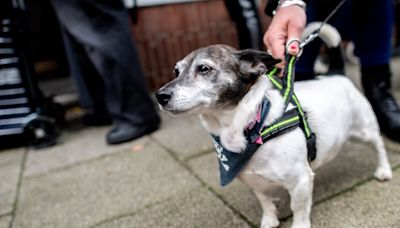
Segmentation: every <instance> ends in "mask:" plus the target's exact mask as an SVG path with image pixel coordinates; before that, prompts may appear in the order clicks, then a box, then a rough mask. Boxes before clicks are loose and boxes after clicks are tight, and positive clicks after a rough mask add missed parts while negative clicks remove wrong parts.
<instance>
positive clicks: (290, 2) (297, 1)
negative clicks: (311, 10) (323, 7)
mask: <svg viewBox="0 0 400 228" xmlns="http://www.w3.org/2000/svg"><path fill="white" fill-rule="evenodd" d="M289 6H299V7H301V8H302V9H303V10H306V7H307V4H306V3H305V2H304V1H302V0H279V2H278V6H277V7H276V9H275V10H274V11H273V12H272V14H273V15H275V14H276V12H278V10H280V9H282V8H286V7H289Z"/></svg>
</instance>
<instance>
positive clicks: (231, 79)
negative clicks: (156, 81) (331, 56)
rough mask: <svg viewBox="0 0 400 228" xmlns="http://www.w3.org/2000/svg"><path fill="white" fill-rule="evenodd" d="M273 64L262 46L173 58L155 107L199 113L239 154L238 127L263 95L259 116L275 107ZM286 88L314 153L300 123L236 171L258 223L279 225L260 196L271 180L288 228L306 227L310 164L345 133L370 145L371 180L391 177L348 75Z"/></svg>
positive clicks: (374, 126) (369, 114)
mask: <svg viewBox="0 0 400 228" xmlns="http://www.w3.org/2000/svg"><path fill="white" fill-rule="evenodd" d="M329 32H331V31H326V30H322V34H321V35H322V37H325V38H324V40H325V41H326V40H328V42H329V37H331V35H330V34H329ZM276 63H277V61H276V60H274V59H273V58H272V57H271V56H270V55H268V54H267V53H264V52H258V51H252V50H244V51H237V50H235V49H234V48H232V47H229V46H225V45H213V46H209V47H206V48H201V49H198V50H195V51H193V52H192V53H190V54H189V55H188V56H186V57H185V58H184V59H183V60H181V61H179V62H178V63H177V64H176V67H175V74H176V76H177V78H176V79H174V80H173V81H171V82H169V83H168V84H166V85H165V86H164V87H162V88H161V89H160V90H159V91H158V92H157V94H156V96H157V99H158V102H159V103H160V106H161V107H162V109H163V110H165V111H168V112H170V113H172V114H180V113H196V114H199V115H200V119H201V122H202V124H203V126H204V128H205V129H206V130H207V131H208V132H209V133H210V134H212V135H213V136H214V137H218V138H219V139H220V143H221V144H222V146H223V147H224V148H225V149H227V150H229V151H231V152H232V153H237V154H240V153H241V152H242V151H243V150H244V149H245V148H246V146H247V145H248V144H249V143H251V142H248V140H247V138H246V135H245V132H246V129H247V128H248V126H249V123H252V122H253V120H254V119H255V116H257V115H258V113H259V111H260V105H261V104H262V102H263V99H264V98H267V99H268V100H269V104H270V108H269V112H268V115H267V117H266V119H265V120H264V121H263V124H264V125H265V126H268V125H270V124H271V123H273V122H274V121H275V120H277V119H278V118H280V117H281V115H282V113H283V107H284V103H283V98H282V95H281V93H280V91H279V90H277V89H276V88H275V87H274V86H273V84H272V83H271V81H270V80H269V79H268V78H267V77H265V76H264V73H265V72H266V70H267V69H268V68H270V67H272V66H273V65H274V64H276ZM294 91H295V93H296V95H297V97H298V99H299V101H300V103H301V105H302V107H303V109H304V110H305V112H306V113H307V116H308V123H309V125H310V127H311V129H312V130H313V132H314V133H315V135H316V137H317V140H316V148H317V156H316V159H315V160H313V161H312V162H309V161H308V159H307V146H306V140H305V136H304V134H303V131H302V130H301V129H300V128H296V129H294V130H292V131H289V132H287V133H284V134H282V135H280V136H278V137H276V138H273V139H271V140H269V141H267V142H264V143H263V144H262V145H260V146H259V147H258V149H257V151H256V152H255V153H254V155H253V156H252V157H251V158H250V160H249V161H247V163H246V165H245V166H244V167H243V168H242V169H241V170H240V172H239V173H238V176H237V177H238V178H239V179H240V180H241V181H243V182H244V183H245V184H246V185H248V186H249V187H250V188H251V189H252V190H254V192H255V194H256V196H257V198H258V199H259V200H260V203H261V206H262V208H263V216H262V220H261V227H277V226H278V225H279V220H278V218H277V215H276V207H275V205H274V203H273V202H272V199H271V198H270V197H269V195H268V192H270V191H269V190H270V189H271V188H274V187H276V186H282V187H284V188H286V189H287V190H288V191H289V194H290V196H291V203H290V206H291V209H292V211H293V225H292V227H310V226H311V224H310V211H311V205H312V191H313V179H314V170H316V169H317V168H318V167H320V166H321V165H323V164H324V163H326V162H328V161H330V160H332V159H333V158H334V157H335V156H336V155H337V154H338V153H339V151H340V150H341V147H342V145H343V144H344V142H345V141H346V140H347V139H348V138H349V137H357V138H359V139H361V140H363V141H365V142H370V143H372V145H373V146H374V148H375V150H376V152H377V158H378V166H377V168H376V171H375V173H374V176H375V177H376V178H377V179H378V180H389V179H390V178H391V177H392V171H391V167H390V165H389V162H388V159H387V155H386V150H385V147H384V144H383V140H382V138H381V136H380V131H379V126H378V123H377V120H376V117H375V115H374V112H373V110H372V108H371V106H370V104H369V103H368V101H367V100H366V99H365V97H364V96H363V95H362V94H361V93H360V92H359V91H358V90H357V88H356V87H355V86H354V85H353V84H352V82H351V81H350V80H349V79H348V78H346V77H344V76H340V75H337V76H325V77H322V76H321V77H318V78H317V79H316V80H309V81H302V82H296V83H295V88H294ZM289 108H290V107H289ZM219 158H220V162H221V164H222V165H224V163H223V162H224V159H225V160H227V158H225V157H223V156H222V157H221V155H220V156H219ZM223 168H229V167H228V166H227V167H223Z"/></svg>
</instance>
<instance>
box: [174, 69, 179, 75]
mask: <svg viewBox="0 0 400 228" xmlns="http://www.w3.org/2000/svg"><path fill="white" fill-rule="evenodd" d="M174 74H175V77H178V76H179V70H178V68H175V69H174Z"/></svg>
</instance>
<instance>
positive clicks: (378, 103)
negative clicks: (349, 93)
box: [362, 65, 400, 142]
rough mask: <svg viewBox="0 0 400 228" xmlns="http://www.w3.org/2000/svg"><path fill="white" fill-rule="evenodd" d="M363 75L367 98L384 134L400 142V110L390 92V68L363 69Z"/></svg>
mask: <svg viewBox="0 0 400 228" xmlns="http://www.w3.org/2000/svg"><path fill="white" fill-rule="evenodd" d="M375 71H379V72H375ZM362 73H363V77H362V84H363V87H364V92H365V96H366V97H367V99H368V100H369V102H370V103H371V105H372V108H373V110H374V112H375V115H376V117H377V119H378V122H379V126H380V129H381V131H382V133H383V134H385V135H386V136H387V137H388V138H390V139H391V140H394V141H396V142H400V108H399V106H398V104H397V103H396V100H395V99H394V97H393V95H392V93H391V91H390V89H391V82H390V71H389V66H386V65H385V66H380V67H376V68H374V69H371V68H370V69H363V70H362ZM379 73H380V74H381V75H379ZM372 74H374V75H372Z"/></svg>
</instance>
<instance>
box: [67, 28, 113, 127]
mask: <svg viewBox="0 0 400 228" xmlns="http://www.w3.org/2000/svg"><path fill="white" fill-rule="evenodd" d="M61 27H62V26H61ZM61 33H62V37H63V41H64V48H65V52H66V55H67V59H68V63H69V69H70V74H71V76H72V78H73V79H74V81H75V84H76V86H77V89H78V92H79V98H80V103H81V106H82V108H83V109H84V110H85V115H84V116H83V118H82V120H83V123H85V124H87V125H94V126H97V125H108V124H111V117H110V114H109V113H108V110H107V107H106V102H105V97H104V85H103V82H102V80H101V77H100V75H99V74H98V73H97V71H96V69H95V67H94V66H93V64H92V63H91V61H90V60H89V59H88V56H87V54H86V53H85V50H83V46H82V45H81V44H79V43H78V42H76V41H75V40H74V38H73V37H72V36H71V35H70V34H69V33H68V32H67V31H66V30H65V29H64V28H63V27H62V28H61Z"/></svg>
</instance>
